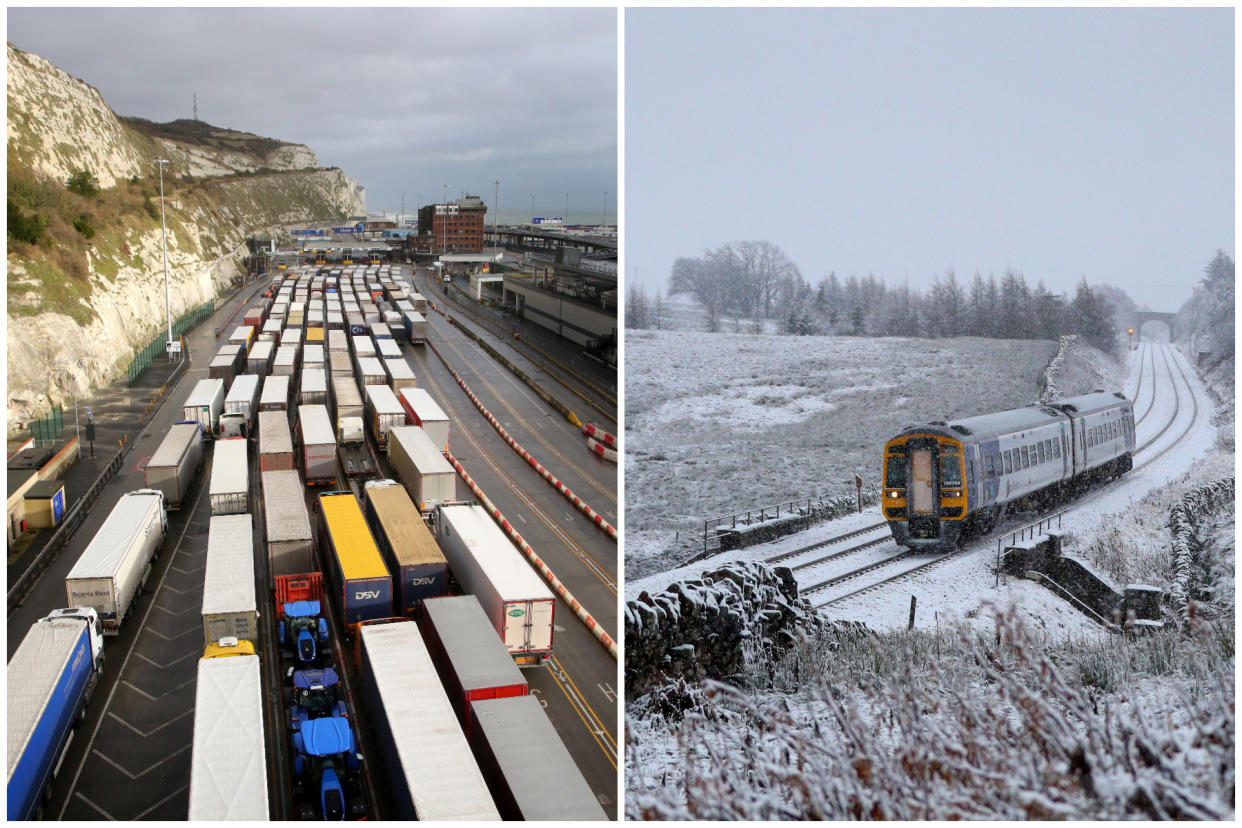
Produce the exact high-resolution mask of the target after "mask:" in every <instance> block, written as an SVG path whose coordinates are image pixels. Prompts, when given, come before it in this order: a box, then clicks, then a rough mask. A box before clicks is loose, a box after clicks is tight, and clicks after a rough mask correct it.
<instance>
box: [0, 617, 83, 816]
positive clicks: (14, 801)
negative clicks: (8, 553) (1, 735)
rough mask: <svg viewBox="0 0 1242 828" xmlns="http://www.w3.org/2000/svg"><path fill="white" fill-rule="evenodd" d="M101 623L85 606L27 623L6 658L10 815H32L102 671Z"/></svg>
mask: <svg viewBox="0 0 1242 828" xmlns="http://www.w3.org/2000/svg"><path fill="white" fill-rule="evenodd" d="M103 666H104V649H103V626H102V624H101V623H100V620H99V615H98V614H97V613H96V612H95V611H94V610H93V609H91V608H89V607H70V608H68V609H57V610H53V611H52V612H51V613H50V614H49V615H48V616H47V617H45V618H40V619H39V620H38V621H36V622H35V623H34V624H32V625H31V626H30V629H29V630H27V632H26V637H25V638H23V639H22V643H21V644H19V645H18V646H17V651H16V652H14V653H13V658H12V659H10V661H9V664H8V697H7V704H8V753H9V784H8V789H7V798H8V809H7V813H8V819H9V821H10V822H13V821H16V820H27V819H38V818H39V816H40V811H41V810H42V806H43V802H44V794H45V792H46V791H47V788H48V785H49V784H50V783H51V781H52V778H53V777H54V776H55V774H56V771H57V769H58V768H59V766H60V760H61V756H62V755H63V753H64V751H65V749H66V748H67V747H68V745H69V741H70V738H71V736H72V733H73V725H74V723H75V722H76V721H78V719H79V717H80V715H81V714H82V713H83V711H84V710H85V709H86V704H87V702H88V701H89V700H90V696H91V693H92V692H93V691H94V689H95V685H96V684H97V683H98V681H99V677H100V675H101V674H102V673H103Z"/></svg>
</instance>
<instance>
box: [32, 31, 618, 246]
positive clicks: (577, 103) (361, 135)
mask: <svg viewBox="0 0 1242 828" xmlns="http://www.w3.org/2000/svg"><path fill="white" fill-rule="evenodd" d="M8 40H9V42H10V43H12V44H13V45H14V46H16V47H17V48H19V49H22V50H24V51H28V52H34V53H35V54H38V55H40V56H42V57H44V58H47V59H48V60H50V61H51V62H52V63H53V64H55V65H56V66H58V67H60V68H61V69H63V70H65V71H66V72H68V73H69V74H71V75H74V76H76V77H78V78H81V79H82V80H84V81H86V82H87V83H89V84H91V85H92V86H94V87H96V88H97V89H99V91H100V92H101V93H102V94H103V96H104V100H105V101H107V103H108V105H109V106H111V107H112V109H113V110H114V111H116V112H117V113H118V114H121V115H130V116H138V117H142V118H147V119H149V120H152V121H160V122H164V121H171V120H174V119H177V118H189V117H192V114H193V95H194V93H195V92H197V93H198V114H199V118H200V119H201V120H204V121H207V122H208V123H211V124H214V125H216V126H222V127H230V128H232V129H237V130H242V131H245V132H252V133H256V134H258V135H263V136H266V137H270V138H278V139H281V140H284V141H290V142H293V143H299V144H306V145H307V146H309V147H310V148H311V149H312V150H314V151H315V152H316V154H317V155H318V157H319V163H320V165H322V166H338V167H340V168H341V169H343V170H344V171H345V173H346V175H349V176H351V177H352V178H354V179H355V180H357V181H358V182H359V183H361V184H364V185H365V186H366V188H367V202H368V207H369V208H370V209H372V210H373V211H378V210H379V208H381V207H387V208H389V209H390V210H396V209H398V208H399V207H400V205H401V193H402V191H403V190H404V192H405V203H406V209H407V211H408V212H413V210H414V207H415V206H416V205H415V202H416V201H417V199H418V196H419V195H420V194H421V195H422V200H423V203H427V202H428V201H439V200H440V199H441V196H442V194H443V193H444V189H443V186H442V185H444V184H448V194H449V197H450V198H451V197H454V196H458V195H460V194H461V192H462V191H463V190H467V191H470V192H472V193H475V194H478V195H481V196H483V198H484V200H485V201H486V202H487V203H488V204H489V205H492V202H493V200H494V195H495V187H494V185H493V182H494V181H497V180H499V181H500V199H499V202H500V208H501V212H502V213H509V212H510V211H511V210H515V209H518V208H520V210H521V212H522V214H523V215H525V214H526V213H529V210H530V204H531V196H532V195H533V196H534V203H535V206H536V209H537V210H540V211H541V214H547V213H548V212H550V211H551V210H553V209H554V210H555V215H560V214H561V213H563V212H564V205H565V196H566V194H568V195H569V210H570V214H569V218H570V220H571V221H578V220H579V219H580V220H582V221H584V222H598V221H599V219H600V217H601V212H602V210H603V208H604V199H605V196H604V193H605V191H607V193H608V207H609V214H610V215H613V214H614V213H615V209H616V204H617V189H618V185H617V163H616V159H617V12H616V9H612V8H596V9H512V8H509V9H434V8H414V9H402V8H371V9H351V10H341V9H332V8H313V7H312V8H305V7H303V8H298V7H289V8H278V9H238V8H209V9H158V8H155V9H153V8H130V9H107V8H74V9H47V8H43V9H34V8H26V9H9V10H8ZM544 208H546V209H544ZM575 212H577V213H578V215H577V216H575Z"/></svg>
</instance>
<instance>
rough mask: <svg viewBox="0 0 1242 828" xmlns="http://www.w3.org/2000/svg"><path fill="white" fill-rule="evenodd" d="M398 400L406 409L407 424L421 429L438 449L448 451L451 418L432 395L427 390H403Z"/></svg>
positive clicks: (398, 395)
mask: <svg viewBox="0 0 1242 828" xmlns="http://www.w3.org/2000/svg"><path fill="white" fill-rule="evenodd" d="M397 399H398V400H399V401H400V402H401V407H402V408H404V409H405V424H406V425H416V426H419V427H421V428H422V430H423V431H425V432H427V436H428V437H430V438H431V442H433V443H435V445H436V447H437V448H440V449H441V450H443V451H448V446H449V418H448V415H447V414H445V413H444V409H442V408H440V405H439V404H438V403H437V402H436V401H435V400H434V399H433V398H432V396H431V394H429V393H428V392H427V390H426V389H425V388H402V389H401V390H400V391H398V392H397Z"/></svg>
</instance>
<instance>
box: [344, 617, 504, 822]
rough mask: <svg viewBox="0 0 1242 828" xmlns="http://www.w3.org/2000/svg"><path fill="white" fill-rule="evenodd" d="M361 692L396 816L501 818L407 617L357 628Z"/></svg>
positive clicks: (473, 818)
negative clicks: (389, 622) (369, 717)
mask: <svg viewBox="0 0 1242 828" xmlns="http://www.w3.org/2000/svg"><path fill="white" fill-rule="evenodd" d="M358 638H359V643H358V646H359V647H360V648H361V654H360V655H361V670H360V673H361V679H362V697H363V701H364V702H365V704H366V706H367V709H368V710H369V711H370V713H371V724H372V726H373V728H374V731H375V735H376V743H377V744H378V746H379V750H380V753H381V754H382V755H383V757H384V758H383V761H381V762H379V763H376V765H377V767H382V768H383V769H384V771H385V772H386V780H387V782H388V786H387V787H388V792H389V795H390V797H391V801H392V804H393V808H394V810H395V814H394V816H395V817H396V818H397V819H401V820H414V819H417V820H450V819H451V820H463V819H467V820H499V819H500V814H499V812H498V811H497V810H496V805H495V803H493V801H492V797H491V794H489V793H488V791H487V782H486V781H485V780H484V779H483V775H482V774H481V773H480V772H479V766H478V764H477V763H476V762H475V759H474V756H473V755H471V753H470V747H469V745H468V744H467V743H466V737H465V736H464V735H463V734H462V731H461V727H460V726H459V725H458V723H457V714H455V713H454V712H453V706H452V705H451V704H450V703H449V700H448V696H447V695H446V694H445V692H444V687H443V686H441V684H440V679H439V677H438V676H437V675H436V668H435V666H434V665H433V664H432V662H431V657H430V655H428V653H427V647H426V646H425V645H424V644H423V639H422V636H421V635H419V632H418V626H417V625H416V624H415V623H414V622H413V621H399V622H395V623H392V624H380V625H375V626H362V627H359V628H358Z"/></svg>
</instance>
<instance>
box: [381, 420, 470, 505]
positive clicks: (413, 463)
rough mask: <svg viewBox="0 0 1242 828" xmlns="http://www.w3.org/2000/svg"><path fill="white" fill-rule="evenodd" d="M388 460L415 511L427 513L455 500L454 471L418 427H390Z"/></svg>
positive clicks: (455, 483)
mask: <svg viewBox="0 0 1242 828" xmlns="http://www.w3.org/2000/svg"><path fill="white" fill-rule="evenodd" d="M388 437H389V439H388V463H389V465H390V466H391V467H392V470H393V472H394V473H395V474H396V475H397V477H398V478H399V479H400V480H401V483H402V485H404V486H405V490H406V491H407V492H409V493H410V497H411V498H412V499H413V500H414V503H415V504H417V505H418V510H419V511H420V512H422V513H423V514H428V513H430V512H431V510H432V509H434V508H435V507H436V506H437V505H438V504H440V503H452V502H453V501H455V500H456V499H457V472H455V471H454V470H453V467H452V466H451V465H449V462H448V461H447V460H445V459H444V455H443V454H441V450H440V448H439V447H437V446H436V444H435V443H433V442H431V438H430V437H428V436H427V434H426V432H424V431H423V430H422V429H421V428H419V427H418V426H406V425H402V426H393V427H392V428H391V429H389V432H388Z"/></svg>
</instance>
